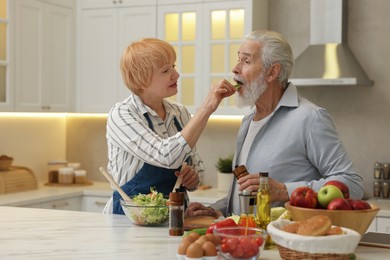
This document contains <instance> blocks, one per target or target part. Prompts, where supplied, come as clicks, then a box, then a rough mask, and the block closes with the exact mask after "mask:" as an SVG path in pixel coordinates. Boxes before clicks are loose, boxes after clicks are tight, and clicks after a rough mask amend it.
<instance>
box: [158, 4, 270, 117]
mask: <svg viewBox="0 0 390 260" xmlns="http://www.w3.org/2000/svg"><path fill="white" fill-rule="evenodd" d="M267 14H268V0H239V1H233V0H224V1H218V0H199V1H196V0H192V1H185V3H183V2H182V1H175V0H160V1H159V6H158V37H159V38H161V39H164V40H166V41H168V42H170V43H171V44H172V45H173V46H174V47H175V49H176V52H177V64H176V65H177V69H178V71H179V73H180V75H181V77H180V79H179V86H180V89H179V91H178V94H177V95H176V96H175V97H173V99H174V100H175V101H177V102H179V103H182V104H183V105H185V106H186V107H187V108H188V109H189V110H190V112H192V113H194V112H195V111H196V109H197V108H198V107H199V106H200V105H201V103H202V101H203V100H204V98H205V97H206V95H207V93H208V91H209V89H210V86H211V85H212V84H215V83H216V82H218V81H220V80H221V79H228V80H230V81H231V82H232V77H233V73H232V68H233V66H234V65H235V64H236V62H237V51H238V48H239V46H240V44H241V43H242V41H243V39H244V37H245V36H246V35H247V34H248V33H250V32H251V31H252V30H256V29H267V28H268V15H267ZM246 111H247V108H246V109H239V108H237V107H236V105H235V95H233V96H232V97H230V98H228V99H225V100H224V101H223V102H222V103H221V105H220V106H219V108H218V110H217V111H216V112H215V113H214V114H219V115H240V114H243V113H245V112H246Z"/></svg>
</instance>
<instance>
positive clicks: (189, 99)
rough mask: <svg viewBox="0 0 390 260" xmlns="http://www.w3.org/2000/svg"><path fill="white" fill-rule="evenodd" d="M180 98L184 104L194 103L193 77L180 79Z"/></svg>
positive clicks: (191, 104) (190, 104)
mask: <svg viewBox="0 0 390 260" xmlns="http://www.w3.org/2000/svg"><path fill="white" fill-rule="evenodd" d="M181 88H182V93H183V94H182V98H181V103H182V104H183V105H184V106H193V105H194V103H195V100H194V99H195V80H194V79H193V78H183V79H182V80H181Z"/></svg>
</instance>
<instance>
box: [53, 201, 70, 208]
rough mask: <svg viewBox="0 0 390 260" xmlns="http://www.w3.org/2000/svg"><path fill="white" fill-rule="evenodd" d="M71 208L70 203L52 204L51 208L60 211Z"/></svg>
mask: <svg viewBox="0 0 390 260" xmlns="http://www.w3.org/2000/svg"><path fill="white" fill-rule="evenodd" d="M67 206H69V203H68V202H64V203H61V204H52V205H51V207H52V208H53V209H60V208H65V207H67Z"/></svg>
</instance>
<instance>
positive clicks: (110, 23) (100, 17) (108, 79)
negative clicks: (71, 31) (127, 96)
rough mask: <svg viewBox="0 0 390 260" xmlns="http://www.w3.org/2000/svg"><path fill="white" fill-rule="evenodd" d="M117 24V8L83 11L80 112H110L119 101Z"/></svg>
mask: <svg viewBox="0 0 390 260" xmlns="http://www.w3.org/2000/svg"><path fill="white" fill-rule="evenodd" d="M117 24H118V22H117V10H116V9H113V8H111V9H97V10H93V9H92V10H82V12H81V26H80V27H81V29H80V32H81V34H80V39H81V47H80V52H79V53H80V56H81V61H80V64H81V66H80V69H81V70H80V72H81V74H80V83H79V86H80V89H79V90H80V91H79V93H80V100H79V101H80V106H81V112H108V110H109V109H110V105H111V104H113V103H114V102H115V101H116V86H117V84H118V71H119V62H118V47H117V46H118V39H117V35H118V28H117Z"/></svg>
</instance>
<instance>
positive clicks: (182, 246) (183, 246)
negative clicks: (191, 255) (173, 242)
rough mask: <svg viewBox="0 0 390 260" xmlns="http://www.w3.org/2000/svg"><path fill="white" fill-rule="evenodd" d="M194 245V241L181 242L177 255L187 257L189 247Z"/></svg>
mask: <svg viewBox="0 0 390 260" xmlns="http://www.w3.org/2000/svg"><path fill="white" fill-rule="evenodd" d="M191 244H192V241H187V240H183V241H181V243H180V245H179V247H178V248H177V253H178V254H179V255H185V254H186V252H187V248H188V247H189V245H191Z"/></svg>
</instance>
